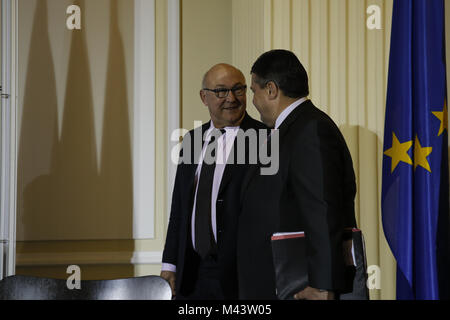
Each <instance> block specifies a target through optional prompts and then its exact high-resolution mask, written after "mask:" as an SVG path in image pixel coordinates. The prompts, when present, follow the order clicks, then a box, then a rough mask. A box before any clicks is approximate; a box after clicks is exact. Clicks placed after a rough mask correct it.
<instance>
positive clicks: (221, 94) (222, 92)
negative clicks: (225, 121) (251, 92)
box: [203, 86, 247, 99]
mask: <svg viewBox="0 0 450 320" xmlns="http://www.w3.org/2000/svg"><path fill="white" fill-rule="evenodd" d="M246 89H247V86H239V87H235V88H231V89H226V88H219V89H208V88H203V90H206V91H211V92H214V93H215V94H216V97H217V98H219V99H223V98H226V97H228V94H229V92H230V91H232V92H233V94H234V95H235V96H236V97H240V96H243V95H244V94H245V90H246Z"/></svg>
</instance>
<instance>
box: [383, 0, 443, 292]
mask: <svg viewBox="0 0 450 320" xmlns="http://www.w3.org/2000/svg"><path fill="white" fill-rule="evenodd" d="M444 30H445V26H444V1H443V0H394V9H393V17H392V35H391V52H390V61H389V77H388V91H387V102H386V123H385V134H384V149H383V151H384V157H383V187H382V198H381V207H382V220H383V229H384V233H385V236H386V239H387V241H388V243H389V246H390V248H391V250H392V252H393V254H394V257H395V259H396V261H397V299H401V300H405V299H408V300H411V299H421V300H422V299H426V300H435V299H443V298H448V290H449V280H448V275H447V274H448V273H450V268H449V263H448V262H449V255H450V254H449V232H448V230H449V194H448V181H449V174H448V121H447V119H448V116H447V114H448V113H447V110H448V109H447V103H446V66H445V33H444Z"/></svg>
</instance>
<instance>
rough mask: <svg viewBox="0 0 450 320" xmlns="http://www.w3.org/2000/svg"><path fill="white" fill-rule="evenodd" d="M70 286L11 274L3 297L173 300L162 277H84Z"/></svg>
mask: <svg viewBox="0 0 450 320" xmlns="http://www.w3.org/2000/svg"><path fill="white" fill-rule="evenodd" d="M80 284H81V288H80V289H73V290H71V289H69V288H68V287H67V282H66V280H63V279H50V278H39V277H29V276H11V277H7V278H5V279H3V280H2V281H0V300H170V299H171V298H172V291H171V289H170V286H169V284H168V282H167V281H166V280H164V279H163V278H161V277H159V276H145V277H137V278H128V279H114V280H82V281H81V282H80Z"/></svg>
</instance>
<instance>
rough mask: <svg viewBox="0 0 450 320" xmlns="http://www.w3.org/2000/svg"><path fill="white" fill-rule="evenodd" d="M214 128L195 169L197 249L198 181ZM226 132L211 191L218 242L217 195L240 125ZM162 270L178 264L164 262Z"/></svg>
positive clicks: (221, 142)
mask: <svg viewBox="0 0 450 320" xmlns="http://www.w3.org/2000/svg"><path fill="white" fill-rule="evenodd" d="M213 129H214V125H213V124H212V122H211V126H210V127H209V129H208V130H207V131H206V133H205V134H206V137H205V143H204V145H203V150H202V153H201V154H200V157H199V159H198V166H197V170H196V171H195V195H194V206H193V209H192V223H191V234H192V245H193V247H194V249H195V207H196V203H197V189H198V182H199V179H200V173H201V170H202V164H203V158H204V157H205V153H206V148H207V146H208V144H209V142H210V141H211V133H212V131H213ZM224 129H225V133H224V134H223V135H222V136H220V138H219V139H218V140H217V149H216V153H217V157H216V167H215V169H214V180H213V186H212V191H211V224H212V230H213V234H214V239H215V240H216V242H217V223H216V222H217V216H216V202H217V196H218V195H219V188H220V184H221V182H222V177H223V173H224V171H225V166H226V164H227V161H228V156H229V155H230V152H231V149H232V148H233V144H234V140H235V139H236V136H237V134H238V131H239V127H225V128H224ZM161 270H162V271H172V272H176V266H175V265H173V264H170V263H163V264H162V268H161Z"/></svg>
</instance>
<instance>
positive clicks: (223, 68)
mask: <svg viewBox="0 0 450 320" xmlns="http://www.w3.org/2000/svg"><path fill="white" fill-rule="evenodd" d="M227 76H235V77H238V78H240V79H241V82H242V84H245V76H244V74H243V73H242V72H241V70H239V69H237V68H235V67H233V66H232V65H229V64H226V63H219V64H216V65H215V66H213V67H212V68H211V69H209V70H208V71H207V72H206V73H205V75H204V76H203V82H202V88H210V87H213V86H217V85H220V83H216V80H218V79H220V78H223V77H227Z"/></svg>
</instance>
